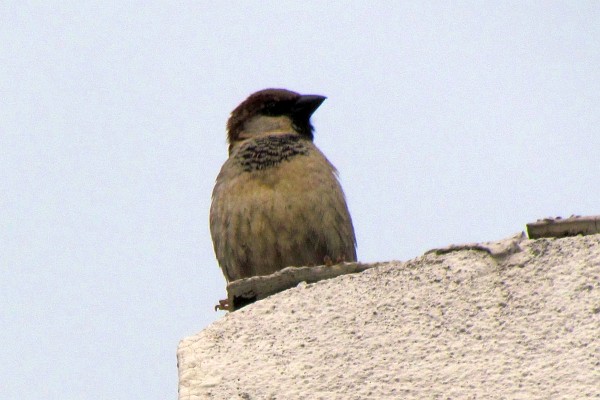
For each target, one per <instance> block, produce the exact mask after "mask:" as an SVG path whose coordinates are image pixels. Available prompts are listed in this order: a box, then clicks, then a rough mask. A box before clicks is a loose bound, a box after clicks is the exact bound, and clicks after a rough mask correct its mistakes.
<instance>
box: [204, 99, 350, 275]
mask: <svg viewBox="0 0 600 400" xmlns="http://www.w3.org/2000/svg"><path fill="white" fill-rule="evenodd" d="M324 100H325V97H323V96H317V95H300V94H298V93H295V92H291V91H289V90H284V89H265V90H261V91H259V92H256V93H254V94H252V95H251V96H250V97H248V98H247V99H246V100H245V101H244V102H243V103H241V104H240V105H239V106H238V107H237V108H236V109H235V110H233V112H232V113H231V117H230V118H229V121H228V123H227V137H228V142H229V158H228V159H227V161H226V162H225V164H223V167H222V168H221V172H220V173H219V175H218V177H217V181H216V185H215V188H214V190H213V193H212V205H211V208H210V232H211V235H212V240H213V244H214V249H215V253H216V256H217V260H218V261H219V265H220V267H221V269H222V270H223V274H224V275H225V279H226V280H227V282H231V281H234V280H237V279H241V278H249V277H252V276H257V275H268V274H272V273H274V272H276V271H279V270H281V269H283V268H285V267H288V266H314V265H322V264H330V265H331V264H332V263H333V262H340V261H356V238H355V236H354V228H353V227H352V220H351V218H350V213H349V212H348V207H347V205H346V201H345V199H344V193H343V191H342V187H341V186H340V183H339V181H338V179H337V171H336V169H335V167H334V166H333V165H332V164H331V163H330V162H329V161H328V160H327V158H325V156H324V155H323V153H321V151H319V149H318V148H317V147H316V146H315V145H314V144H313V127H312V125H311V123H310V117H311V115H312V114H313V112H314V111H315V110H316V109H317V108H318V107H319V106H320V105H321V103H323V101H324Z"/></svg>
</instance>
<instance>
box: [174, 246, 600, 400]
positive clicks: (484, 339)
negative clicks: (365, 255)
mask: <svg viewBox="0 0 600 400" xmlns="http://www.w3.org/2000/svg"><path fill="white" fill-rule="evenodd" d="M513 244H514V243H513ZM498 245H500V247H502V243H499V244H498ZM486 248H488V247H486V245H481V246H480V249H473V247H469V246H467V247H465V248H464V249H461V248H460V246H459V247H454V248H452V251H449V252H446V253H444V254H437V253H428V254H426V255H424V256H422V257H419V258H417V259H414V260H411V261H408V262H404V263H403V262H390V263H389V264H388V265H386V266H382V267H378V268H374V269H371V270H368V271H366V272H363V273H361V274H354V275H345V276H341V277H338V278H335V279H331V280H327V281H321V282H318V283H315V284H310V285H306V284H300V285H299V286H298V287H296V288H293V289H290V290H287V291H285V292H282V293H279V294H277V295H274V296H271V297H269V298H267V299H264V300H261V301H258V302H256V303H254V304H252V305H250V306H247V307H245V308H243V309H241V310H239V311H236V312H234V313H231V314H228V315H225V316H224V317H223V318H222V319H221V320H219V321H217V322H215V323H213V324H212V325H211V326H209V327H208V328H206V329H204V330H203V331H202V332H200V333H198V334H197V335H195V336H191V337H189V338H186V339H184V340H182V341H181V343H180V345H179V348H178V353H177V356H178V362H179V396H180V399H183V400H191V399H228V400H229V399H246V400H248V399H386V398H390V399H394V398H403V399H412V398H414V399H423V398H440V399H442V398H443V399H447V398H454V399H458V398H461V399H465V398H490V399H500V398H510V399H519V398H552V399H559V398H565V399H566V398H568V399H583V398H600V235H593V236H585V237H571V238H564V239H539V240H522V241H520V242H519V241H517V242H516V244H514V245H513V246H512V247H511V250H510V252H504V253H502V252H494V251H493V250H490V251H485V250H486ZM493 248H494V247H493V245H491V244H490V246H489V249H493ZM440 253H442V252H440ZM490 253H491V254H490Z"/></svg>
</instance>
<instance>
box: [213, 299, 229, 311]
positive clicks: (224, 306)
mask: <svg viewBox="0 0 600 400" xmlns="http://www.w3.org/2000/svg"><path fill="white" fill-rule="evenodd" d="M217 310H222V311H229V300H228V299H225V300H219V304H217V305H216V306H215V311H217Z"/></svg>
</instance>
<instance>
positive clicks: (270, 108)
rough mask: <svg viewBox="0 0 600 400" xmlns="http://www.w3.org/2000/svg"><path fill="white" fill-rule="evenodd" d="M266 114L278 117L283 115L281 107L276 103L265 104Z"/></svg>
mask: <svg viewBox="0 0 600 400" xmlns="http://www.w3.org/2000/svg"><path fill="white" fill-rule="evenodd" d="M264 112H265V114H267V115H278V114H280V113H281V107H280V106H279V105H278V104H277V103H276V102H274V101H269V102H268V103H266V104H265V108H264Z"/></svg>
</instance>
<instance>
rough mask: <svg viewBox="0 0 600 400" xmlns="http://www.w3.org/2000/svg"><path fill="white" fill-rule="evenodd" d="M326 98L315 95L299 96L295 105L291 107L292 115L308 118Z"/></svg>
mask: <svg viewBox="0 0 600 400" xmlns="http://www.w3.org/2000/svg"><path fill="white" fill-rule="evenodd" d="M326 98H327V97H325V96H319V95H316V94H307V95H303V96H300V98H299V99H298V100H296V104H294V106H293V107H292V114H294V115H302V116H306V117H310V116H311V115H312V113H314V112H315V111H316V110H317V108H319V106H320V105H321V103H323V102H324V101H325V99H326Z"/></svg>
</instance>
